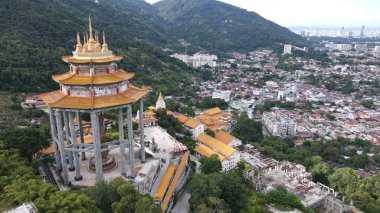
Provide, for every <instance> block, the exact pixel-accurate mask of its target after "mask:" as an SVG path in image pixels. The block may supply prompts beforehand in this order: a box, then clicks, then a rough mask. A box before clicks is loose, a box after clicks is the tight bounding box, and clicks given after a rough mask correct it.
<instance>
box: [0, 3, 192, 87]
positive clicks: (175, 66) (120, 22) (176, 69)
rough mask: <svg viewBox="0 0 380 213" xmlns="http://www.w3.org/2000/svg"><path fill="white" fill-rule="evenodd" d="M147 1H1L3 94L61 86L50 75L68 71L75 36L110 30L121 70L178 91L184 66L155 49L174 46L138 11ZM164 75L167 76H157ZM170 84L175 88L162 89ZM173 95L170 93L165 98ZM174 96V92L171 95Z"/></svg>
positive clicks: (0, 80)
mask: <svg viewBox="0 0 380 213" xmlns="http://www.w3.org/2000/svg"><path fill="white" fill-rule="evenodd" d="M144 6H147V7H151V6H150V5H149V4H147V3H145V1H143V0H127V1H126V0H123V1H121V0H107V1H100V3H95V2H94V1H90V0H82V1H76V0H63V1H60V0H34V1H29V0H2V1H1V2H0V14H2V15H1V16H0V40H1V41H2V42H1V43H0V90H10V91H21V92H44V91H49V90H52V89H55V88H58V85H57V84H56V83H55V82H53V80H51V78H50V76H51V75H52V74H56V73H59V72H64V71H67V65H66V64H64V63H63V62H62V61H61V56H62V55H68V54H71V51H72V50H73V49H74V45H75V38H76V36H75V35H76V32H77V31H79V32H84V31H86V30H87V25H88V14H91V15H92V17H93V26H94V29H95V30H101V31H103V30H104V31H105V32H106V35H107V43H108V44H109V47H110V49H112V50H114V51H115V52H116V53H118V54H121V55H123V56H125V59H124V60H123V61H122V63H121V67H122V68H124V69H126V70H128V71H134V72H136V74H137V75H136V79H134V82H137V83H139V84H146V85H152V84H153V85H152V86H153V87H158V86H160V87H162V88H161V89H162V91H163V92H167V91H170V90H171V91H173V92H177V88H178V87H177V85H178V84H179V83H181V82H185V81H186V80H187V79H188V76H189V73H188V71H187V68H186V66H185V65H184V64H182V63H179V62H177V61H176V60H173V59H172V58H170V57H169V56H168V55H166V54H164V53H163V52H162V51H161V50H160V49H158V48H155V46H157V47H159V46H165V45H166V44H167V43H172V42H171V41H170V37H169V36H167V33H165V31H164V30H163V29H162V28H160V27H159V26H156V25H155V24H154V23H153V22H152V21H150V20H149V19H150V18H151V19H154V16H151V17H150V18H146V16H144V15H142V14H141V13H140V12H138V10H137V9H138V8H140V9H141V10H144V11H146V10H145V9H144ZM158 73H162V74H158ZM167 80H169V81H170V82H171V83H170V84H162V83H160V81H162V82H165V81H167ZM166 94H168V93H166ZM170 94H172V92H170Z"/></svg>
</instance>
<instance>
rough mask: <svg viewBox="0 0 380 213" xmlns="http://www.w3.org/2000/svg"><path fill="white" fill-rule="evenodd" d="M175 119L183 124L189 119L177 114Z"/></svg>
mask: <svg viewBox="0 0 380 213" xmlns="http://www.w3.org/2000/svg"><path fill="white" fill-rule="evenodd" d="M177 119H178V121H179V122H181V123H183V124H184V123H186V121H187V119H189V118H188V117H187V116H185V115H182V114H179V115H177Z"/></svg>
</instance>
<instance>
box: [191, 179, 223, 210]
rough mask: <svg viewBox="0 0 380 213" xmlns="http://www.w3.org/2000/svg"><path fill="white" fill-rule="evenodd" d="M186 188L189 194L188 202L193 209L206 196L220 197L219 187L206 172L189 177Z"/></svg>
mask: <svg viewBox="0 0 380 213" xmlns="http://www.w3.org/2000/svg"><path fill="white" fill-rule="evenodd" d="M187 189H188V191H189V192H190V194H191V197H190V200H189V203H190V207H191V209H193V210H195V209H196V208H197V207H198V206H199V205H200V204H201V203H203V201H204V200H205V198H207V197H217V198H219V197H220V194H221V189H220V188H219V186H218V185H217V184H216V183H215V181H213V180H211V179H210V177H209V176H208V175H206V174H203V173H199V174H195V175H194V176H193V178H191V180H190V182H189V184H188V185H187Z"/></svg>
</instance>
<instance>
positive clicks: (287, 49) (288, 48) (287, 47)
mask: <svg viewBox="0 0 380 213" xmlns="http://www.w3.org/2000/svg"><path fill="white" fill-rule="evenodd" d="M285 54H292V45H291V44H284V53H283V55H285Z"/></svg>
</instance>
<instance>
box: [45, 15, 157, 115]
mask: <svg viewBox="0 0 380 213" xmlns="http://www.w3.org/2000/svg"><path fill="white" fill-rule="evenodd" d="M122 58H123V57H122V56H116V55H115V54H113V52H112V51H110V50H109V49H108V46H107V43H106V39H105V34H104V32H103V43H102V44H100V41H99V34H98V33H97V32H95V34H94V35H93V32H92V25H91V17H89V33H85V34H84V35H83V45H82V43H81V39H80V35H79V33H78V34H77V45H76V49H75V51H73V55H72V56H64V57H62V60H63V61H65V62H67V63H69V64H70V71H68V72H66V73H63V74H58V75H53V76H52V78H53V80H54V81H56V82H57V83H59V84H60V90H58V91H53V92H50V93H45V94H42V95H41V96H40V98H41V99H42V100H43V101H44V102H45V103H46V104H47V105H48V106H50V107H54V108H66V109H101V108H109V107H115V106H120V105H126V104H131V103H134V102H136V101H138V100H140V99H141V98H143V97H144V96H145V95H146V94H147V93H148V92H149V89H148V88H138V87H135V86H133V85H132V84H131V83H129V81H128V80H129V79H131V78H133V77H134V75H135V74H134V73H131V72H125V71H124V70H122V69H118V68H117V64H116V63H115V62H116V61H120V60H121V59H122Z"/></svg>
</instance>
